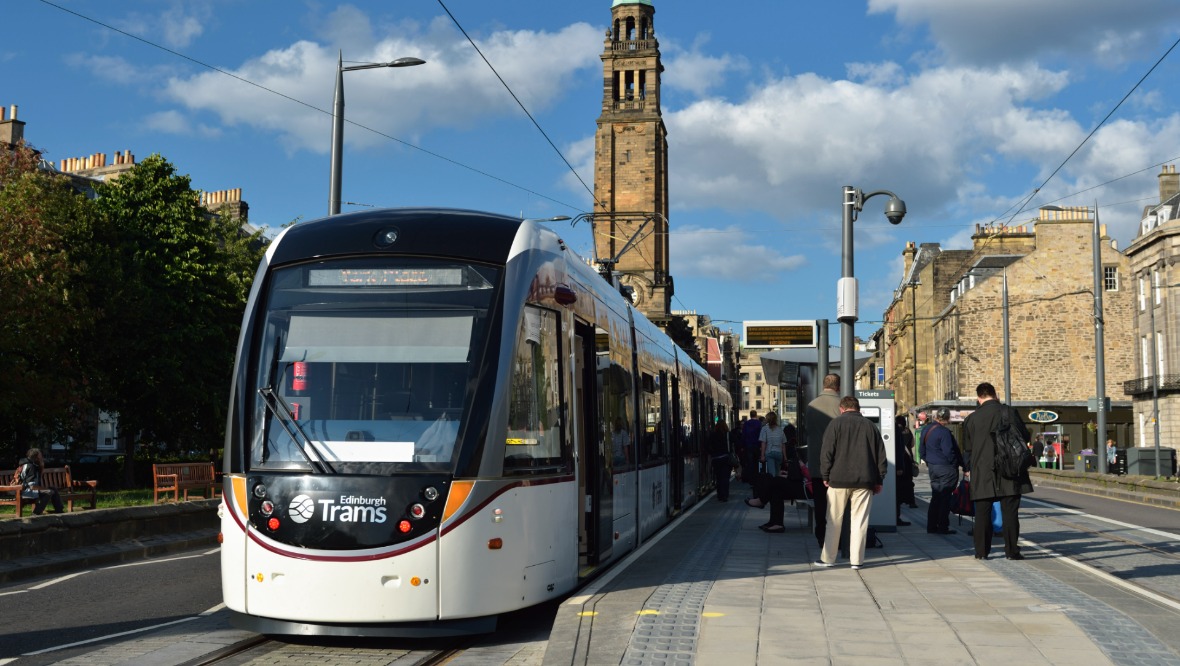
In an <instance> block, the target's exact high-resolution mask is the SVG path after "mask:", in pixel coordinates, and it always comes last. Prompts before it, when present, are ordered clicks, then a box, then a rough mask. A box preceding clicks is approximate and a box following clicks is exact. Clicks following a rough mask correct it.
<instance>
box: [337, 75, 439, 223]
mask: <svg viewBox="0 0 1180 666" xmlns="http://www.w3.org/2000/svg"><path fill="white" fill-rule="evenodd" d="M425 63H426V61H425V60H421V59H419V58H398V59H397V60H393V61H390V62H370V63H365V64H363V65H351V66H349V67H345V66H344V53H343V52H338V53H337V56H336V96H335V97H334V98H333V103H332V172H331V175H330V180H329V181H328V215H338V214H339V213H340V171H341V153H343V152H344V73H345V72H352V71H356V70H358V69H377V68H378V67H413V66H414V65H422V64H425Z"/></svg>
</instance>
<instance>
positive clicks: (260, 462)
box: [250, 259, 498, 472]
mask: <svg viewBox="0 0 1180 666" xmlns="http://www.w3.org/2000/svg"><path fill="white" fill-rule="evenodd" d="M497 281H498V269H496V268H492V267H487V266H478V265H468V264H462V263H455V262H453V261H434V260H424V259H381V260H373V259H353V260H341V261H331V262H319V263H315V264H307V265H301V266H293V267H288V268H281V269H277V270H275V271H274V273H273V274H272V275H271V278H270V284H269V287H268V290H267V292H266V295H265V299H266V300H265V303H266V310H265V317H266V320H265V324H264V326H262V327H261V330H262V331H263V333H262V336H261V339H260V340H259V349H258V352H259V353H258V356H257V359H258V366H257V371H256V373H255V382H256V385H257V387H258V389H260V392H261V393H263V394H266V395H274V396H277V398H280V399H281V400H282V402H283V403H285V404H284V405H283V408H279V409H276V408H275V407H274V405H273V404H272V405H270V406H268V404H267V401H266V400H265V399H263V396H261V395H260V396H259V398H258V399H257V400H256V403H255V409H254V412H253V413H254V418H255V424H256V427H255V428H254V429H253V432H255V433H256V435H255V441H254V442H253V443H252V445H251V456H250V466H251V467H252V468H270V469H308V468H313V469H321V468H322V469H332V470H341V469H342V470H344V471H350V470H351V471H366V472H379V471H392V470H399V471H406V470H410V471H412V470H415V469H419V470H423V471H440V470H449V469H450V466H451V458H452V455H453V453H454V450H455V443H456V439H457V437H458V433H459V425H460V423H461V421H462V419H463V417H464V405H465V404H467V400H466V398H467V396H466V391H467V387H468V386H470V385H472V384H473V382H471V381H470V379H471V377H470V373H472V372H474V368H476V367H477V366H478V365H479V363H478V361H479V359H478V358H477V355H478V354H480V353H482V350H483V345H482V341H484V340H486V338H487V325H488V316H489V309H490V308H491V305H492V303H493V302H494V294H495V288H494V285H495V284H496V283H497ZM268 389H269V390H270V392H269V393H268V392H267V390H268ZM288 417H293V418H288ZM319 461H322V462H323V463H325V465H323V466H321V465H318V464H317V462H319ZM358 465H359V466H358ZM374 465H376V467H375V466H374Z"/></svg>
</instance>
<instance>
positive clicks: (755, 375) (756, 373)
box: [754, 372, 762, 382]
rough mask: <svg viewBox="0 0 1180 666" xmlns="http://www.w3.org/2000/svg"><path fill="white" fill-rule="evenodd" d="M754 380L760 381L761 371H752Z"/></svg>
mask: <svg viewBox="0 0 1180 666" xmlns="http://www.w3.org/2000/svg"><path fill="white" fill-rule="evenodd" d="M754 381H756V382H760V381H762V373H761V372H755V373H754Z"/></svg>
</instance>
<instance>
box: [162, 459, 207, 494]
mask: <svg viewBox="0 0 1180 666" xmlns="http://www.w3.org/2000/svg"><path fill="white" fill-rule="evenodd" d="M152 485H153V486H154V489H155V496H154V497H153V498H152V501H153V502H154V503H156V504H159V503H160V495H164V499H168V495H169V494H171V495H172V500H173V501H176V502H178V501H180V497H181V494H182V493H183V495H184V500H185V501H186V502H187V501H188V491H190V490H200V491H201V494H202V496H203V497H205V499H213V496H214V493H215V492H216V491H217V477H216V474H215V473H214V471H213V463H211V462H204V463H201V462H192V463H157V464H155V465H152Z"/></svg>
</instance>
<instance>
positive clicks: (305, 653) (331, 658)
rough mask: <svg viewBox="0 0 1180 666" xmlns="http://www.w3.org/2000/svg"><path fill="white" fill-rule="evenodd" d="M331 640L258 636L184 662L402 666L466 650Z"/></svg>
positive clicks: (428, 663)
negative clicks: (289, 639) (326, 641)
mask: <svg viewBox="0 0 1180 666" xmlns="http://www.w3.org/2000/svg"><path fill="white" fill-rule="evenodd" d="M331 643H332V644H326V645H325V644H315V645H313V644H311V643H298V642H285V641H279V640H274V639H271V638H267V637H266V636H255V637H253V638H250V639H247V640H244V641H239V642H237V643H234V644H232V645H228V646H226V647H224V648H222V649H220V650H218V651H216V652H213V653H210V654H208V655H205V656H204V657H202V658H200V659H198V660H194V661H190V662H188V663H187V664H184V666H212V665H214V664H217V665H218V666H231V665H232V666H244V665H247V664H249V665H252V666H266V665H268V664H275V665H279V664H290V663H293V661H294V660H299V661H300V662H302V661H304V660H314V661H316V662H317V663H320V664H324V665H325V666H329V665H331V664H337V663H339V664H350V665H354V664H355V665H359V666H366V665H373V666H377V665H379V664H380V665H384V664H392V663H397V664H398V666H403V665H404V666H441V665H442V664H446V663H447V662H449V661H451V660H452V659H454V658H455V657H457V656H458V655H460V654H462V653H463V651H464V648H463V647H454V648H443V649H417V650H414V649H405V648H404V647H401V648H399V647H393V646H388V645H385V646H383V645H378V644H376V643H374V644H368V645H366V644H358V643H359V641H358V640H356V639H352V640H350V641H343V640H335V641H331Z"/></svg>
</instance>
